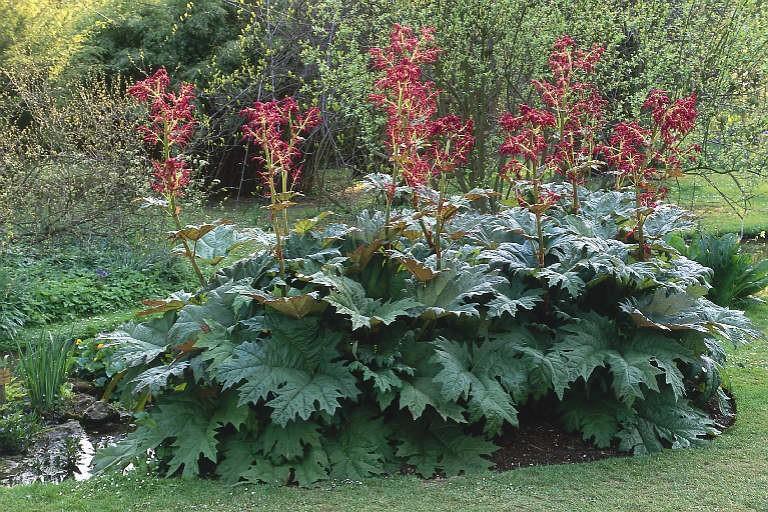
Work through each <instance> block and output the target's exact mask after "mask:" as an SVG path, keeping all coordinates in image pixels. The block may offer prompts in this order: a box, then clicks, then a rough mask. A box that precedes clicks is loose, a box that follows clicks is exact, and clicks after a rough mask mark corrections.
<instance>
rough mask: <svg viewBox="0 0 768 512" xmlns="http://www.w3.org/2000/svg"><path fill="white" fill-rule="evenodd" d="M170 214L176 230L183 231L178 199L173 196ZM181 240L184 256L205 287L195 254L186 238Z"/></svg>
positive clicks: (169, 202)
mask: <svg viewBox="0 0 768 512" xmlns="http://www.w3.org/2000/svg"><path fill="white" fill-rule="evenodd" d="M168 212H169V213H170V214H171V218H172V219H173V223H174V224H175V225H176V229H177V230H179V231H182V229H183V228H182V227H181V219H180V218H179V211H178V209H177V207H176V198H175V196H173V195H171V196H169V198H168ZM179 239H180V240H181V245H182V246H183V247H184V254H185V255H186V256H187V259H188V260H189V263H190V264H191V265H192V269H193V270H194V271H195V275H196V276H197V279H198V281H200V286H205V276H204V275H203V272H202V271H201V270H200V267H199V266H198V265H197V260H196V259H195V258H196V256H195V252H194V251H193V250H192V249H191V248H190V247H189V242H187V240H186V239H185V238H184V237H179Z"/></svg>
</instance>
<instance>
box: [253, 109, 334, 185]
mask: <svg viewBox="0 0 768 512" xmlns="http://www.w3.org/2000/svg"><path fill="white" fill-rule="evenodd" d="M240 115H241V116H242V117H243V118H245V123H244V124H243V127H242V131H243V139H244V140H247V141H249V142H251V143H253V144H254V145H256V146H258V147H259V148H260V149H261V153H262V154H260V155H256V156H255V157H253V159H254V160H255V161H257V162H259V163H261V164H262V166H263V169H262V171H261V172H260V176H261V178H262V180H263V181H264V184H265V185H266V187H265V189H266V190H267V194H270V193H271V192H270V191H271V189H272V187H271V186H270V185H271V184H274V179H275V178H276V177H277V176H279V175H280V174H281V173H283V172H285V173H286V174H287V175H288V176H289V177H290V183H289V187H290V188H293V185H294V184H295V183H296V182H297V181H298V180H299V178H300V177H301V165H300V164H299V162H300V160H301V157H302V152H301V150H300V149H299V145H300V144H301V143H302V142H304V140H305V137H304V136H305V135H306V134H307V133H308V132H309V131H310V130H311V129H312V128H314V127H315V126H317V125H318V124H319V123H320V110H319V109H318V108H316V107H312V108H310V109H309V110H307V111H306V112H304V113H302V112H301V111H300V109H299V105H298V103H297V102H296V100H295V99H294V98H292V97H287V98H283V99H281V100H272V101H268V102H261V101H256V102H254V103H253V105H252V106H251V107H249V108H245V109H243V110H241V111H240Z"/></svg>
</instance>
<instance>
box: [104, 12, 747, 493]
mask: <svg viewBox="0 0 768 512" xmlns="http://www.w3.org/2000/svg"><path fill="white" fill-rule="evenodd" d="M601 53H602V50H601V49H600V47H593V48H591V49H589V50H583V49H581V48H579V47H578V46H577V44H576V42H575V41H574V40H573V39H571V38H569V37H567V36H564V37H562V38H560V39H559V40H558V41H557V43H556V45H555V48H554V50H553V52H552V54H551V56H550V61H549V62H550V68H551V77H550V78H549V79H547V80H541V81H538V82H537V84H536V86H537V89H538V91H539V93H540V104H538V105H529V104H525V105H520V106H519V108H518V109H517V111H516V112H515V113H510V114H506V115H504V116H502V118H501V123H502V125H503V128H504V130H505V131H506V132H507V137H506V139H505V140H504V142H503V143H502V145H501V153H502V154H503V155H505V156H507V157H509V160H508V161H507V163H506V164H505V165H504V167H503V169H502V172H501V173H500V178H499V179H500V180H502V181H503V182H504V183H506V184H507V188H506V190H509V191H510V192H509V196H510V197H511V198H514V200H515V203H516V204H517V205H516V206H509V205H504V204H500V199H501V198H500V197H499V194H498V193H497V192H494V191H492V190H483V189H475V190H472V191H470V192H469V193H466V194H462V195H453V196H452V195H450V194H449V192H448V187H447V185H446V183H447V181H448V180H449V179H451V177H452V174H453V172H454V171H455V170H456V169H457V168H459V167H460V166H461V165H463V164H464V163H465V162H466V160H467V154H468V153H469V151H470V150H471V147H472V145H473V143H474V139H473V137H472V135H471V129H472V123H471V121H470V120H463V119H461V118H459V117H458V116H454V115H446V116H442V117H438V115H437V112H438V108H437V106H438V95H439V90H438V89H437V88H436V87H435V86H434V84H432V83H431V82H430V81H428V80H426V79H425V78H423V76H422V66H423V65H425V64H430V63H433V62H434V61H435V60H436V59H437V58H438V57H439V54H440V50H439V48H438V47H437V46H436V45H435V38H434V33H433V31H432V30H431V29H424V30H422V31H421V32H416V31H414V30H412V29H410V28H408V27H403V26H399V25H395V27H394V28H393V30H392V34H391V41H390V45H389V46H388V47H385V48H375V49H373V50H372V52H371V55H372V58H373V65H374V67H375V68H377V69H378V70H379V71H380V72H381V74H382V76H381V78H380V80H379V81H378V82H377V84H376V88H377V91H376V92H375V93H374V95H372V97H371V100H372V102H373V104H374V105H375V106H376V107H378V108H381V109H382V110H384V112H385V114H386V116H387V119H388V123H387V128H386V149H387V156H388V162H389V171H390V172H389V173H388V174H376V175H372V176H370V177H369V179H368V183H369V187H370V188H371V189H372V190H375V191H377V192H379V193H380V194H381V195H382V197H383V198H384V209H383V211H366V212H363V213H362V214H361V215H359V216H358V217H357V220H356V222H355V223H354V224H330V225H322V226H321V225H319V224H318V222H319V220H320V219H318V218H316V219H313V220H307V221H300V222H298V223H297V224H296V225H294V227H293V228H292V229H288V225H287V222H286V221H285V218H286V217H282V215H283V214H284V213H285V211H286V209H287V208H288V207H290V206H291V201H290V200H291V199H292V197H294V196H293V190H292V187H291V186H290V184H291V183H293V181H295V180H296V177H297V174H298V173H299V172H300V166H299V162H300V158H301V152H300V149H299V144H300V143H301V142H302V138H301V137H296V138H294V135H296V134H301V133H302V131H303V128H300V129H296V130H293V129H292V126H293V121H292V116H291V115H288V116H285V115H283V114H284V112H283V111H282V110H281V108H286V105H289V106H290V108H289V109H287V110H288V111H289V112H290V113H291V114H297V113H298V112H299V110H298V107H297V106H295V103H290V102H282V103H273V104H271V105H268V104H259V105H254V110H253V111H249V112H248V113H247V115H246V118H247V121H248V122H247V124H246V130H245V134H246V136H248V137H250V138H251V139H252V140H253V141H258V142H259V143H260V144H262V146H263V147H264V151H263V153H262V154H261V155H259V156H258V158H260V159H261V160H260V161H261V162H262V163H263V164H265V165H264V169H265V171H264V176H265V179H266V181H267V183H268V184H269V185H270V186H269V187H268V195H269V197H270V208H271V210H272V211H271V218H272V220H273V225H274V232H273V233H267V232H262V231H259V230H256V229H250V230H248V231H247V234H244V235H242V237H248V238H250V239H256V240H258V241H259V242H260V243H262V244H264V245H265V248H264V249H263V250H261V251H257V252H256V253H254V254H253V255H251V256H250V257H247V258H245V259H243V260H240V261H238V262H237V263H235V264H233V265H230V266H228V267H225V268H222V269H220V270H219V271H217V272H216V274H215V275H214V276H213V277H212V278H210V279H207V280H205V279H201V288H200V289H198V290H197V292H195V293H192V294H189V293H178V294H174V295H173V296H171V297H169V298H168V299H167V300H164V301H153V302H151V303H149V304H148V305H149V306H151V307H150V308H149V309H148V310H146V311H144V312H142V313H141V316H142V317H146V318H148V319H147V320H145V321H140V322H132V323H129V324H126V325H125V326H123V327H122V328H121V329H120V330H118V331H116V332H114V333H112V334H108V335H105V336H103V341H104V343H106V344H107V347H108V348H109V350H110V351H111V355H110V358H112V359H113V361H116V362H118V363H119V364H120V365H121V366H122V367H124V368H126V369H125V370H123V371H122V372H121V373H120V374H119V375H118V377H117V379H119V380H120V381H121V382H122V385H124V386H127V387H128V389H129V391H131V392H132V393H133V394H134V396H135V398H134V399H133V400H134V402H133V403H134V404H138V406H139V408H140V409H143V408H144V406H145V405H146V404H147V403H151V404H152V407H151V408H148V409H147V410H146V412H142V413H140V414H139V415H138V416H137V422H138V424H139V426H138V429H137V430H136V431H135V432H134V433H132V434H131V435H130V436H129V438H128V439H127V440H125V441H123V442H120V443H118V444H117V445H115V446H113V447H110V448H108V449H106V450H104V451H103V452H102V454H101V456H100V461H99V466H100V467H101V468H102V469H105V468H110V467H116V466H117V467H120V466H125V465H127V464H128V463H130V462H132V461H134V460H135V459H136V458H137V457H141V456H142V454H145V453H146V452H147V451H148V450H153V452H154V454H155V457H156V460H157V464H158V465H159V467H160V470H161V472H162V473H164V474H168V475H172V474H176V473H181V474H182V475H184V476H188V477H190V476H196V475H200V474H212V473H214V474H217V475H219V476H220V477H221V479H222V480H223V481H225V482H229V483H237V482H239V481H241V480H245V481H247V482H269V483H283V484H285V483H298V484H299V485H310V484H313V483H315V482H317V481H320V480H324V479H328V478H331V479H355V480H358V479H362V478H364V477H367V476H372V475H381V474H386V473H392V472H396V471H398V470H401V469H408V470H410V471H413V472H415V473H417V474H419V475H421V476H423V477H427V478H428V477H431V476H434V475H446V476H452V475H457V474H461V473H468V472H471V471H474V470H477V469H483V468H487V467H489V466H490V465H491V463H490V461H489V460H488V458H487V457H488V456H489V455H490V454H491V453H493V452H494V451H495V450H496V449H497V443H499V442H503V436H504V433H505V432H506V431H508V429H510V428H513V427H514V426H516V425H517V424H518V413H519V411H520V410H521V409H522V408H524V407H536V408H539V409H544V410H549V411H552V415H553V416H554V417H555V418H557V420H558V421H559V422H560V423H561V424H562V425H563V426H564V427H565V428H567V429H569V430H573V431H577V432H580V433H581V435H582V436H583V437H584V439H586V440H589V441H591V442H593V443H594V444H595V445H597V446H601V447H607V446H614V447H616V448H618V449H620V450H623V451H627V452H630V453H634V454H645V453H652V452H657V451H660V450H662V449H664V448H668V447H671V448H681V447H688V446H691V445H695V444H699V443H701V442H702V441H703V440H704V439H706V438H708V437H711V436H714V435H717V434H718V433H719V430H720V429H721V428H722V425H720V424H718V422H717V421H716V420H714V419H713V418H712V417H711V416H710V415H708V414H707V413H706V412H705V411H704V410H703V407H704V405H705V404H710V403H712V402H714V403H717V404H718V407H719V408H720V409H721V413H722V414H726V415H727V414H730V410H729V405H728V398H727V397H726V395H725V394H724V393H723V391H722V388H721V377H720V364H722V362H723V361H724V358H725V352H724V348H723V343H731V344H734V345H740V344H743V343H746V342H749V341H751V340H752V339H754V338H756V337H759V332H758V331H757V330H756V329H754V328H753V327H752V325H751V323H750V322H749V320H748V319H747V318H746V316H745V315H744V314H743V313H741V312H739V311H734V310H730V309H727V308H725V307H722V306H718V305H716V304H715V303H713V302H710V301H709V300H708V299H707V298H705V296H706V294H707V291H708V289H709V287H710V285H709V283H708V278H709V276H710V273H711V271H710V269H708V268H707V267H704V266H703V265H701V264H699V263H696V262H695V261H693V260H690V259H688V258H686V257H685V256H684V255H682V254H681V253H680V252H679V251H678V250H677V249H675V247H674V246H673V245H672V244H671V243H670V242H669V239H670V237H671V236H673V235H680V234H685V233H687V232H689V231H691V230H692V229H693V227H694V224H693V223H692V220H691V217H690V216H689V214H688V213H687V212H685V211H684V210H682V209H680V208H678V207H675V206H672V205H669V204H665V203H664V202H663V199H664V196H665V194H666V190H667V181H668V180H669V179H670V178H672V177H674V176H675V175H676V174H677V173H679V171H680V167H681V165H682V162H683V160H684V159H686V158H689V157H692V156H694V154H695V153H696V152H697V149H698V148H697V147H696V146H694V145H690V144H687V143H686V142H685V137H686V135H687V134H688V133H690V131H691V130H692V128H693V126H694V124H695V120H696V115H697V112H696V107H695V101H696V99H695V96H693V95H691V96H688V97H685V98H681V99H678V100H674V99H672V98H670V97H669V95H667V94H666V93H665V92H663V91H660V90H653V91H650V93H649V95H648V98H647V100H646V102H645V104H644V107H645V109H646V111H647V113H648V114H647V116H646V117H647V118H646V119H641V120H631V121H619V122H613V123H611V124H612V126H611V127H610V130H609V135H608V136H607V137H605V138H600V137H599V136H598V131H599V130H601V129H602V128H603V127H604V126H607V125H608V123H607V120H605V119H603V113H602V110H601V105H602V102H601V101H600V97H599V96H598V92H597V90H596V89H595V88H594V87H593V85H592V84H591V82H590V81H589V76H588V75H589V73H590V72H591V71H592V69H593V68H594V66H595V65H596V64H597V62H598V61H599V58H600V55H601ZM157 77H158V75H155V76H154V77H153V78H152V80H156V79H157ZM163 80H164V81H165V78H163ZM164 83H165V82H164ZM143 84H144V85H146V84H147V82H144V83H143ZM310 112H311V110H310ZM309 117H310V116H309V115H308V116H306V117H304V119H305V120H306V119H308V118H309ZM297 124H298V125H299V126H303V125H302V123H301V122H300V121H299V122H298V123H297ZM166 126H168V125H166ZM286 127H288V129H287V130H286ZM248 130H252V131H251V132H249V131H248ZM166 133H167V130H166ZM286 135H288V137H289V138H288V139H286V138H285V137H286ZM278 155H279V158H275V157H276V156H278ZM164 157H165V162H166V163H167V162H168V161H169V159H172V157H170V156H169V154H165V155H164ZM158 165H159V166H155V168H156V171H157V172H156V178H158V181H162V184H163V185H162V186H158V187H156V190H158V191H159V192H161V193H162V194H163V195H165V196H166V197H165V199H166V201H167V202H166V203H164V205H165V206H168V205H172V204H173V201H172V200H175V199H176V198H177V197H179V193H180V192H181V189H183V184H182V183H183V182H184V181H185V180H184V176H185V174H184V173H185V170H184V167H183V166H182V165H174V166H170V167H169V166H168V165H163V162H162V161H161V162H160V164H158ZM593 179H599V180H602V181H603V182H606V181H607V182H609V183H611V184H612V189H610V190H605V189H597V190H589V189H588V188H586V187H585V186H584V185H592V184H594V181H593ZM169 183H171V184H174V186H176V185H179V187H178V188H173V189H171V188H169V187H168V186H167V184H169ZM180 184H181V185H180ZM430 184H435V185H436V187H437V189H436V190H435V189H433V188H431V187H430ZM169 195H170V196H171V197H170V200H169V197H168V196H169ZM168 207H169V209H170V212H171V214H172V215H177V210H176V208H173V207H170V206H168ZM275 212H278V213H279V215H275ZM177 223H178V220H177ZM225 227H226V229H228V230H229V231H228V232H229V233H230V235H228V237H227V239H226V240H224V239H223V238H222V237H221V236H220V232H217V231H220V230H222V229H224V228H225ZM182 232H183V233H182ZM174 236H176V237H178V238H180V240H181V241H182V242H183V243H182V245H183V249H184V251H183V252H184V253H185V254H186V255H187V257H188V258H189V259H190V261H191V262H192V264H193V265H195V264H196V261H197V259H199V255H198V254H197V252H196V251H195V250H194V249H190V247H189V245H188V243H189V242H192V245H196V244H197V243H199V242H200V241H204V240H205V239H206V237H209V238H208V240H209V241H210V240H211V239H215V240H216V241H217V243H216V244H215V245H216V251H218V252H217V253H216V254H222V255H223V254H226V253H227V251H228V250H229V248H230V247H231V245H232V244H233V243H235V242H237V241H238V240H241V239H242V237H241V235H240V234H238V231H237V229H236V228H234V227H232V226H228V225H221V224H219V225H213V224H210V225H204V226H187V227H186V228H184V229H181V226H180V225H179V230H178V231H176V232H175V233H174ZM202 245H203V247H207V246H212V244H210V243H208V242H207V241H206V242H204V243H203V244H202Z"/></svg>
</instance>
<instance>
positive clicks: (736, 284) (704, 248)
mask: <svg viewBox="0 0 768 512" xmlns="http://www.w3.org/2000/svg"><path fill="white" fill-rule="evenodd" d="M672 243H673V245H674V246H675V248H677V249H678V250H679V251H680V252H681V253H682V254H684V255H685V256H686V257H688V258H690V259H692V260H694V261H697V262H699V263H701V264H702V265H704V266H705V267H708V268H710V269H712V277H711V279H710V280H709V284H710V285H711V288H710V289H709V292H708V293H707V297H708V298H709V300H711V301H712V302H714V303H715V304H720V305H721V306H738V305H743V304H744V303H746V302H748V301H749V300H751V299H753V298H754V295H756V294H757V293H759V292H761V291H762V290H764V289H765V288H766V287H768V260H762V261H759V262H755V261H754V257H753V256H752V255H751V254H748V253H745V252H742V250H741V238H740V237H739V235H738V234H736V233H727V234H725V235H721V236H716V235H700V236H697V237H695V238H694V239H693V240H692V241H691V242H690V243H689V244H686V242H685V240H684V239H683V238H682V237H676V238H674V239H673V240H672Z"/></svg>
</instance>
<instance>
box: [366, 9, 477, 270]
mask: <svg viewBox="0 0 768 512" xmlns="http://www.w3.org/2000/svg"><path fill="white" fill-rule="evenodd" d="M434 32H435V29H434V28H432V27H424V28H422V29H421V31H420V32H418V34H417V33H416V32H415V31H414V29H413V28H411V27H406V26H402V25H398V24H395V25H394V26H393V27H392V31H391V33H390V44H389V46H387V47H384V48H378V47H377V48H372V49H371V50H370V55H371V60H372V65H373V67H374V69H376V70H379V71H382V72H383V76H382V77H381V78H379V79H378V80H377V81H376V83H375V89H376V92H375V93H374V94H371V95H370V96H369V98H370V101H371V102H372V103H373V104H374V105H375V106H377V107H378V108H380V109H381V110H383V111H384V113H385V114H386V116H387V124H386V146H387V150H388V152H389V162H390V166H391V167H390V178H391V179H390V183H389V184H388V186H387V189H386V190H385V191H384V196H385V203H386V204H385V227H384V229H385V239H389V223H390V219H391V212H392V204H393V201H394V197H395V191H396V190H397V187H398V185H399V184H400V182H401V180H402V181H403V182H405V184H406V185H407V186H409V187H411V188H412V189H413V190H414V207H415V209H417V210H420V209H421V202H420V200H419V190H420V189H423V188H424V187H427V186H428V185H429V184H430V182H432V181H436V182H438V183H439V184H440V185H439V188H440V191H439V198H438V200H437V205H436V208H437V210H438V212H439V213H441V212H442V211H443V202H444V200H445V197H444V196H445V189H446V181H445V177H446V175H447V174H449V173H452V172H454V171H455V170H456V169H457V168H458V167H459V166H460V165H462V164H464V163H465V162H466V160H467V157H468V155H469V152H470V151H471V150H472V147H473V146H474V143H475V139H474V137H473V136H472V128H473V124H472V121H471V120H467V121H462V120H461V119H460V118H459V117H457V116H455V115H446V116H443V117H438V116H437V100H438V97H439V94H440V90H439V89H437V87H436V86H435V84H434V83H433V82H431V81H429V80H425V79H423V77H422V66H424V65H426V64H431V63H434V62H435V61H436V60H437V59H438V57H439V55H440V53H441V51H442V50H441V49H440V48H438V47H437V46H436V45H435V37H434ZM443 223H444V222H443V219H441V218H440V215H438V218H437V224H436V226H435V230H436V232H435V233H434V234H432V233H431V232H430V231H429V229H428V228H427V226H426V225H425V224H424V222H423V221H421V222H420V224H421V226H422V230H423V232H424V236H425V238H426V240H427V242H428V243H429V244H430V246H432V248H433V250H434V251H435V255H436V258H437V265H438V268H439V267H440V265H441V253H442V251H441V245H440V230H441V229H442V227H443Z"/></svg>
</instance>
